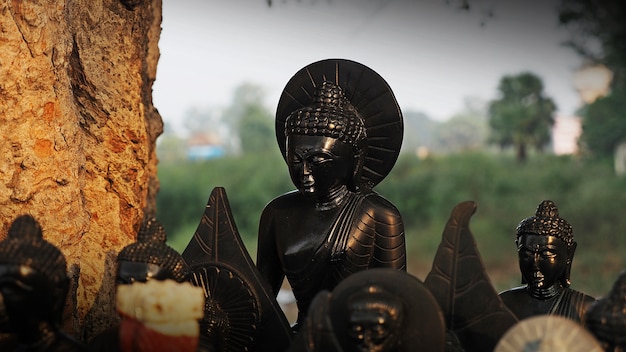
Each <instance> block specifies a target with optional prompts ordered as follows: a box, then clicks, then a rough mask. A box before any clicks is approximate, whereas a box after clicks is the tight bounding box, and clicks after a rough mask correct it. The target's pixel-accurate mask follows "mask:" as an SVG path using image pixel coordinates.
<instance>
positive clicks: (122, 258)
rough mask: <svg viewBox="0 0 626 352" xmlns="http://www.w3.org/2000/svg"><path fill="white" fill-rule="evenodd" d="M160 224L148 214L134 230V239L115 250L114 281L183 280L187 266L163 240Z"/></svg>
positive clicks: (164, 234)
mask: <svg viewBox="0 0 626 352" xmlns="http://www.w3.org/2000/svg"><path fill="white" fill-rule="evenodd" d="M166 242H167V234H166V233H165V230H164V229H163V227H162V226H161V224H160V223H159V222H158V221H157V220H156V219H155V218H150V219H148V220H147V221H145V222H144V223H143V225H142V226H141V229H140V230H139V232H138V233H137V241H136V242H135V243H131V244H129V245H128V246H126V247H124V248H122V250H121V251H120V252H119V253H118V254H117V276H116V282H117V284H132V283H134V282H146V281H148V280H152V279H154V280H165V279H171V280H174V281H178V282H183V281H185V280H186V278H187V276H186V275H187V274H188V271H189V268H188V267H187V263H186V262H185V261H184V260H183V257H182V256H181V255H180V253H178V252H176V250H175V249H174V248H172V247H170V246H168V245H167V244H166Z"/></svg>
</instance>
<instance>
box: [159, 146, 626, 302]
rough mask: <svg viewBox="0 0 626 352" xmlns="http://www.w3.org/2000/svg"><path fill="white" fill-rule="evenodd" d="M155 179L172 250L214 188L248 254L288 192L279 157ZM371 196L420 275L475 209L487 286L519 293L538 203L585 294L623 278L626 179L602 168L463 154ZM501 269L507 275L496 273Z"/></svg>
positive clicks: (198, 167)
mask: <svg viewBox="0 0 626 352" xmlns="http://www.w3.org/2000/svg"><path fill="white" fill-rule="evenodd" d="M159 179H160V182H161V189H160V191H159V194H158V197H157V216H158V218H159V219H160V221H161V222H162V224H163V226H164V227H165V229H166V230H167V232H168V234H169V238H170V242H171V243H172V245H174V246H175V247H176V248H178V249H179V250H182V249H184V246H185V245H186V244H187V242H188V241H189V239H190V238H191V235H192V234H193V232H194V231H195V228H196V226H197V224H198V221H199V220H200V216H201V215H202V212H203V211H204V206H205V204H206V201H207V199H208V197H209V194H210V192H211V190H212V189H213V187H217V186H221V187H225V188H226V192H227V195H228V198H229V201H230V204H231V208H232V211H233V214H234V217H235V220H236V222H237V227H238V229H239V231H240V233H241V235H242V237H244V241H245V242H246V243H247V246H248V249H249V250H250V252H251V253H252V254H253V253H254V252H255V245H256V234H257V226H258V220H259V217H260V215H261V211H262V210H263V207H264V206H265V204H267V202H269V201H270V200H271V199H272V198H274V197H276V196H278V195H280V194H282V193H284V192H287V191H289V190H291V189H293V185H292V184H291V181H290V179H289V174H288V171H287V167H286V165H285V163H284V161H283V160H282V157H281V155H280V153H279V152H278V151H277V152H276V153H273V154H272V153H265V154H263V155H255V154H247V155H245V156H241V157H229V158H222V159H215V160H210V161H204V162H168V163H161V164H160V165H159ZM376 190H377V191H378V192H379V193H380V194H382V195H383V196H384V197H385V198H387V199H389V200H390V201H392V202H393V203H394V204H395V205H396V206H397V207H398V209H399V210H400V212H401V213H402V215H403V218H404V222H405V225H406V233H407V244H408V247H409V254H410V255H411V258H409V264H410V265H411V262H413V263H414V264H415V265H421V266H422V267H423V268H426V269H422V270H428V268H430V266H429V265H430V263H431V262H432V257H433V256H434V252H435V251H436V248H437V246H438V244H439V241H440V237H441V232H442V230H443V226H444V225H445V222H446V221H447V219H448V216H449V214H450V211H451V210H452V208H453V207H454V206H455V205H456V204H457V203H460V202H462V201H465V200H473V201H475V202H477V204H478V209H477V212H476V214H475V215H474V217H473V218H472V221H471V229H472V232H473V233H474V236H475V237H476V240H477V243H478V247H479V250H480V252H481V255H482V257H483V260H484V261H485V263H486V265H487V266H488V267H494V268H495V269H494V275H493V276H496V277H497V276H499V275H500V274H501V275H502V276H503V277H505V279H506V281H504V282H501V281H498V280H499V279H496V280H494V281H497V282H496V285H498V284H499V285H503V287H506V286H508V285H510V284H511V283H519V275H518V274H517V258H516V252H515V246H514V243H513V241H514V238H515V237H514V234H515V227H516V226H517V224H518V223H519V222H520V221H521V220H522V219H523V218H525V217H528V216H531V215H533V214H534V212H535V209H536V207H537V205H538V204H539V203H540V202H541V201H542V200H544V199H551V200H553V201H554V202H555V203H556V204H557V206H558V208H559V212H560V214H561V216H562V217H563V218H565V219H566V220H567V221H569V222H570V223H571V224H572V226H573V228H574V236H575V240H576V241H577V242H578V250H577V253H576V257H575V260H574V265H575V268H574V270H573V276H574V277H575V278H576V277H578V275H580V276H582V277H585V276H584V275H588V276H586V279H585V280H588V282H587V285H588V286H589V287H587V290H590V291H591V293H592V294H593V293H594V291H597V292H600V293H601V292H605V291H606V292H608V289H609V288H610V285H611V284H612V280H614V279H615V277H616V274H615V271H620V270H621V269H624V268H626V267H625V264H626V263H625V262H626V216H624V212H625V211H624V209H626V207H625V206H624V205H626V178H624V177H618V176H615V175H614V173H613V172H612V168H611V166H610V165H608V164H603V163H601V162H595V163H592V162H582V161H580V160H577V159H573V158H571V157H557V156H553V155H541V154H539V155H533V156H532V157H531V158H529V159H528V161H527V162H526V163H525V164H519V163H517V162H516V161H515V159H514V157H513V156H512V155H503V154H497V155H492V154H486V153H465V154H454V155H449V156H445V157H431V158H427V159H424V160H419V159H417V158H416V157H415V156H414V155H412V154H405V155H401V156H400V158H399V160H398V162H397V164H396V166H395V167H394V169H393V170H392V172H391V174H390V175H389V176H388V177H387V178H386V179H385V180H383V181H382V183H381V184H380V185H378V186H377V187H376ZM599 253H601V255H600V254H599ZM253 256H254V254H253ZM503 265H506V266H507V268H506V270H505V271H504V272H503V273H499V270H501V269H502V270H504V269H503V268H501V267H500V266H503ZM591 266H593V267H591ZM603 278H604V279H603ZM579 280H581V281H583V280H582V279H579ZM574 282H576V279H574ZM575 286H576V285H575ZM576 287H578V288H581V287H580V286H576ZM584 288H585V287H583V288H581V289H582V290H584Z"/></svg>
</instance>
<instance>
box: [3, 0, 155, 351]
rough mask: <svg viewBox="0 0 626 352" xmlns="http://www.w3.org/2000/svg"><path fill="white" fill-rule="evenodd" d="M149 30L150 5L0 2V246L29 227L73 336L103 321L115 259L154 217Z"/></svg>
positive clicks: (110, 311) (148, 0)
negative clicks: (50, 262)
mask: <svg viewBox="0 0 626 352" xmlns="http://www.w3.org/2000/svg"><path fill="white" fill-rule="evenodd" d="M160 25H161V1H160V0H28V1H22V0H0V150H1V151H2V154H0V158H1V159H0V239H2V238H4V236H6V233H7V230H8V227H9V226H10V224H11V222H12V221H13V219H15V217H17V216H18V215H20V214H24V213H29V214H31V215H33V216H34V217H35V218H36V219H37V220H38V221H39V222H40V224H41V225H42V228H43V231H44V237H45V238H46V239H47V240H49V241H50V242H52V243H54V244H55V245H57V246H58V247H59V248H60V249H61V250H62V251H63V253H64V254H65V256H66V258H67V261H68V270H69V271H70V273H71V275H72V277H73V285H72V288H71V290H70V291H71V292H70V296H69V298H68V305H67V307H66V315H65V320H64V328H65V330H66V331H68V332H69V333H71V334H73V335H75V336H77V337H79V338H82V339H83V340H88V339H90V338H91V337H93V336H94V335H95V334H96V333H98V332H99V331H101V330H102V329H104V328H105V327H106V326H108V325H109V324H110V323H111V322H112V321H113V320H114V319H115V312H114V305H113V304H114V302H113V299H112V298H113V297H114V296H113V293H114V291H113V275H114V269H115V268H114V265H113V264H114V259H115V256H116V255H117V252H118V251H119V249H121V248H122V247H123V246H125V245H127V244H129V243H131V242H133V241H134V239H135V236H136V231H137V230H138V228H139V225H140V222H141V220H142V219H143V217H144V215H153V214H154V213H155V203H156V202H155V197H156V192H157V189H158V181H157V178H156V168H157V158H156V154H155V149H156V148H155V143H156V138H157V136H158V135H159V134H160V133H161V132H162V120H161V117H160V115H159V113H158V112H157V110H156V109H155V108H154V106H153V104H152V83H153V82H154V80H155V77H156V66H157V61H158V57H159V51H158V46H157V44H158V39H159V36H160V31H161V27H160Z"/></svg>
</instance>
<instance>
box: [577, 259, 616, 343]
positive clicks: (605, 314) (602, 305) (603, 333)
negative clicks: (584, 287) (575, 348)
mask: <svg viewBox="0 0 626 352" xmlns="http://www.w3.org/2000/svg"><path fill="white" fill-rule="evenodd" d="M586 318H587V319H586V320H585V324H586V327H587V329H589V331H591V333H592V334H593V335H594V336H595V337H596V339H598V341H599V342H600V344H601V345H602V347H603V349H604V351H606V352H620V351H622V352H623V351H626V271H623V272H622V273H621V274H620V275H619V277H618V278H617V280H616V281H615V283H614V284H613V288H612V289H611V292H610V293H609V294H608V296H606V297H604V298H601V299H598V300H597V301H595V302H593V303H592V304H591V305H590V306H589V309H588V310H587V313H586Z"/></svg>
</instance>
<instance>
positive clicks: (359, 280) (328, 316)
mask: <svg viewBox="0 0 626 352" xmlns="http://www.w3.org/2000/svg"><path fill="white" fill-rule="evenodd" d="M445 339H446V338H445V324H444V321H443V314H442V312H441V309H440V308H439V305H438V304H437V301H436V300H435V298H434V297H433V295H432V293H431V292H430V291H429V290H428V288H427V287H426V286H424V284H423V283H422V282H421V281H419V280H418V279H417V278H415V277H413V276H411V275H409V274H407V273H406V272H404V271H401V270H394V269H389V268H374V269H370V270H364V271H360V272H358V273H355V274H353V275H351V276H349V277H348V278H346V279H345V280H343V281H342V282H341V283H339V285H337V287H335V289H334V290H333V291H332V292H328V291H321V292H320V293H318V294H317V295H316V296H315V298H314V300H313V302H312V304H311V306H310V309H309V312H308V315H307V317H306V319H305V320H304V322H303V326H302V328H301V329H300V331H299V332H298V334H297V335H296V337H295V339H294V342H293V344H292V345H291V347H290V349H289V350H288V351H289V352H304V351H306V352H317V351H319V352H321V351H324V352H341V351H363V352H385V351H397V352H404V351H407V352H408V351H433V352H441V351H443V350H444V346H445Z"/></svg>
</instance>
